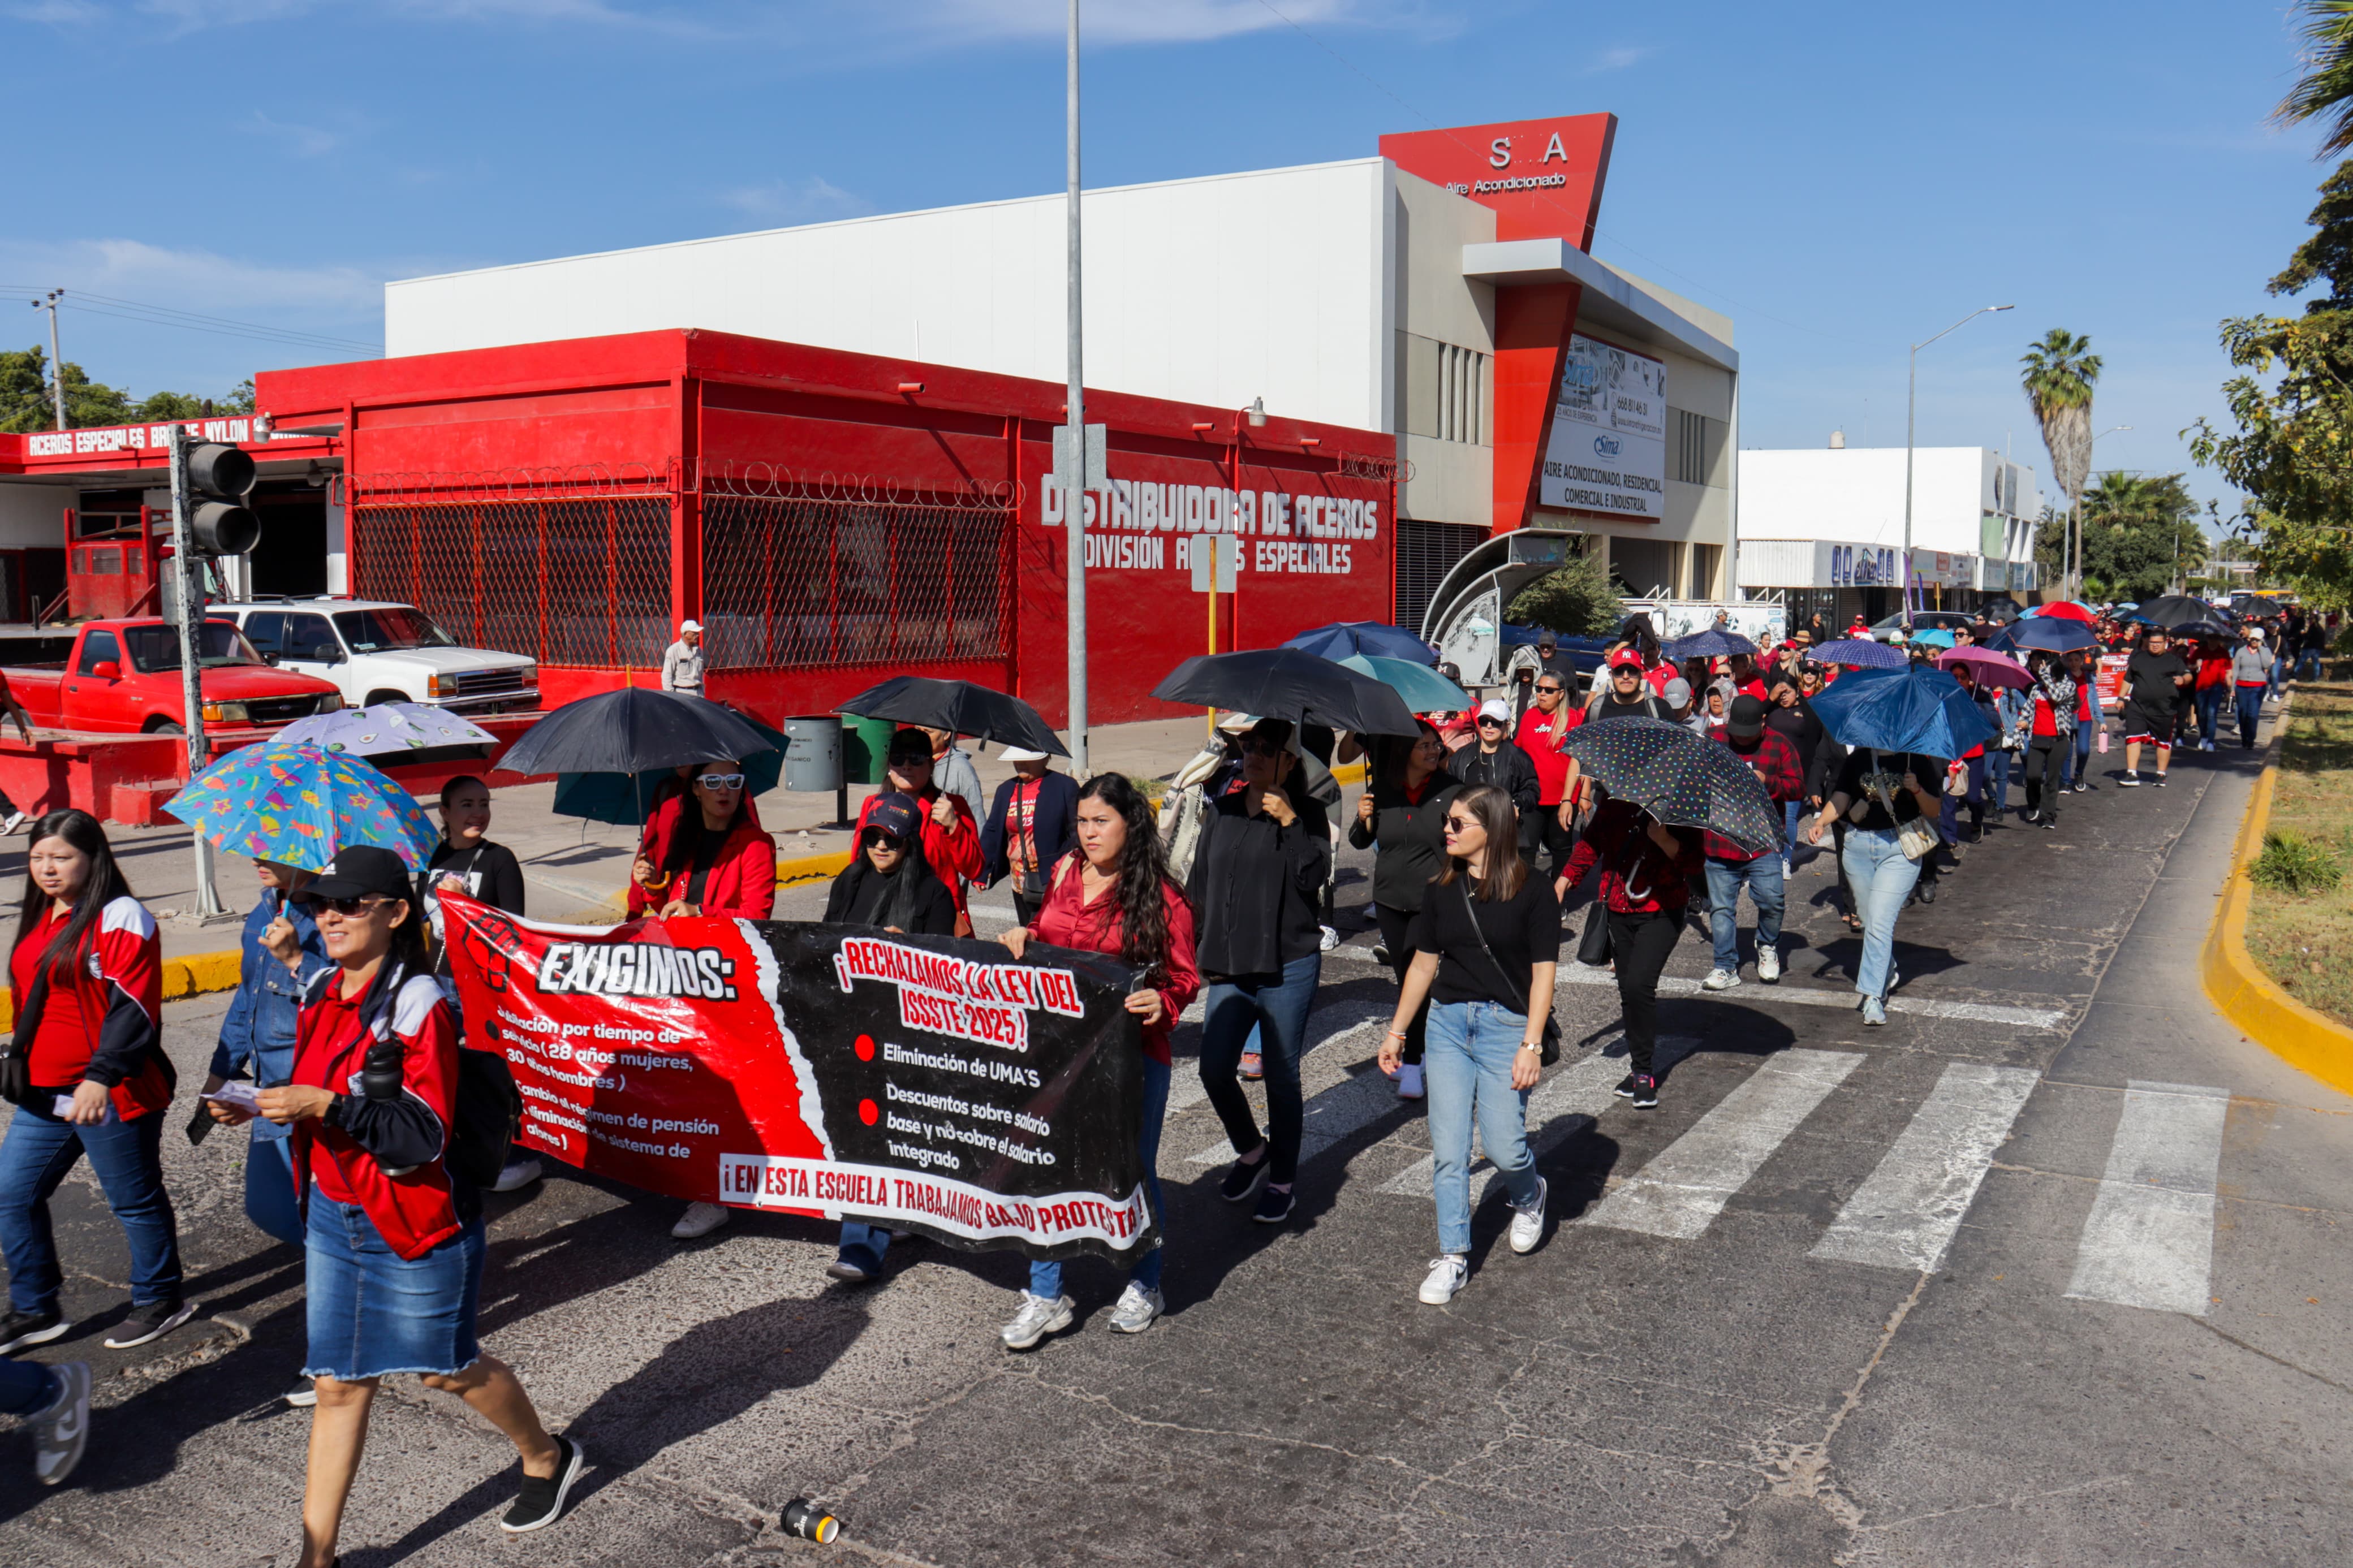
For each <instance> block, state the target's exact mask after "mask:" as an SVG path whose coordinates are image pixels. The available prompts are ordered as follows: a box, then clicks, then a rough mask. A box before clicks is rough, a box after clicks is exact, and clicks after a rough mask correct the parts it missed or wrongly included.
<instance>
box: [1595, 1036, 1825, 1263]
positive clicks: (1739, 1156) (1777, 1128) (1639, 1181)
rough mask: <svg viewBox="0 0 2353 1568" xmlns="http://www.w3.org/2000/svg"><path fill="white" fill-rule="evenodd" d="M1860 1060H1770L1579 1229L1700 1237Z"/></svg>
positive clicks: (1794, 1053) (1805, 1053)
mask: <svg viewBox="0 0 2353 1568" xmlns="http://www.w3.org/2000/svg"><path fill="white" fill-rule="evenodd" d="M1861 1061H1862V1056H1861V1055H1860V1054H1858V1053H1856V1052H1853V1051H1810V1050H1785V1051H1781V1052H1778V1054H1776V1055H1773V1056H1770V1057H1767V1058H1765V1060H1764V1061H1763V1063H1761V1064H1760V1065H1759V1066H1758V1067H1757V1070H1756V1071H1755V1072H1753V1073H1751V1074H1750V1075H1749V1076H1748V1078H1747V1079H1746V1080H1745V1081H1744V1082H1743V1083H1742V1084H1741V1085H1740V1086H1739V1087H1738V1088H1737V1089H1734V1090H1733V1091H1732V1092H1731V1093H1730V1094H1727V1095H1725V1097H1724V1099H1723V1100H1721V1101H1719V1102H1718V1103H1717V1104H1716V1106H1715V1109H1714V1110H1710V1111H1709V1112H1708V1113H1707V1114H1706V1115H1705V1116H1703V1117H1701V1118H1700V1119H1699V1121H1697V1122H1695V1123H1694V1125H1693V1127H1692V1129H1691V1131H1688V1132H1686V1133H1684V1134H1683V1136H1682V1137H1680V1138H1678V1139H1676V1140H1675V1141H1674V1142H1672V1143H1670V1144H1668V1145H1667V1146H1666V1147H1665V1148H1664V1149H1662V1150H1661V1151H1660V1152H1658V1153H1657V1154H1656V1155H1655V1156H1653V1157H1652V1158H1651V1163H1649V1164H1647V1165H1645V1166H1643V1167H1642V1169H1641V1173H1639V1174H1637V1175H1635V1176H1634V1177H1632V1178H1631V1179H1630V1180H1629V1181H1627V1182H1626V1183H1624V1184H1622V1185H1620V1186H1619V1187H1617V1188H1615V1189H1614V1190H1613V1191H1611V1192H1610V1193H1609V1195H1608V1196H1607V1197H1605V1198H1603V1199H1602V1200H1601V1201H1600V1202H1599V1204H1597V1205H1594V1206H1593V1208H1592V1209H1591V1210H1590V1211H1588V1213H1587V1214H1586V1215H1584V1216H1583V1218H1582V1220H1581V1221H1580V1223H1582V1224H1586V1225H1606V1226H1611V1227H1612V1228H1614V1229H1618V1230H1639V1231H1643V1232H1646V1233H1648V1234H1650V1235H1651V1236H1667V1237H1676V1238H1678V1239H1681V1240H1685V1241H1688V1240H1690V1239H1692V1238H1693V1237H1697V1236H1698V1235H1700V1234H1701V1233H1702V1232H1703V1231H1704V1230H1706V1229H1707V1227H1708V1226H1709V1224H1710V1223H1711V1222H1712V1221H1714V1220H1715V1216H1716V1215H1718V1214H1719V1213H1721V1212H1722V1211H1723V1209H1724V1205H1725V1203H1727V1202H1728V1201H1730V1199H1731V1197H1732V1194H1735V1193H1736V1192H1738V1191H1739V1190H1740V1189H1741V1188H1742V1187H1743V1186H1744V1185H1746V1184H1747V1181H1748V1178H1749V1177H1751V1176H1753V1175H1755V1174H1756V1173H1757V1167H1759V1166H1760V1165H1762V1164H1764V1163H1765V1162H1766V1160H1767V1158H1768V1157H1769V1156H1770V1155H1771V1154H1772V1152H1773V1151H1774V1150H1775V1149H1778V1148H1779V1147H1780V1145H1781V1142H1782V1140H1783V1139H1785V1138H1787V1137H1788V1136H1789V1134H1790V1133H1792V1132H1794V1131H1797V1130H1798V1124H1799V1123H1800V1122H1802V1121H1805V1119H1806V1118H1807V1117H1808V1116H1810V1115H1811V1114H1812V1113H1813V1110H1814V1107H1816V1106H1817V1105H1820V1103H1821V1102H1822V1100H1823V1097H1825V1096H1826V1095H1828V1094H1829V1093H1830V1091H1831V1089H1836V1088H1837V1087H1838V1086H1839V1084H1840V1082H1841V1080H1843V1079H1845V1077H1846V1075H1847V1074H1849V1073H1851V1072H1852V1071H1853V1070H1854V1069H1855V1066H1856V1064H1857V1063H1859V1062H1861Z"/></svg>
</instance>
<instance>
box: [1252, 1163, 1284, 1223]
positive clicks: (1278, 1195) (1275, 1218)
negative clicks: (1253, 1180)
mask: <svg viewBox="0 0 2353 1568" xmlns="http://www.w3.org/2000/svg"><path fill="white" fill-rule="evenodd" d="M1259 1163H1260V1164H1261V1165H1263V1164H1265V1163H1266V1162H1265V1161H1263V1160H1261V1161H1260V1162H1259ZM1290 1217H1291V1189H1290V1188H1288V1187H1278V1186H1276V1185H1274V1184H1272V1183H1271V1182H1270V1183H1268V1184H1267V1186H1266V1190H1265V1191H1264V1192H1261V1194H1259V1195H1258V1206H1257V1207H1256V1208H1254V1209H1252V1210H1250V1218H1252V1219H1254V1220H1256V1221H1258V1222H1259V1224H1261V1225H1281V1224H1282V1222H1283V1221H1284V1220H1287V1219H1289V1218H1290Z"/></svg>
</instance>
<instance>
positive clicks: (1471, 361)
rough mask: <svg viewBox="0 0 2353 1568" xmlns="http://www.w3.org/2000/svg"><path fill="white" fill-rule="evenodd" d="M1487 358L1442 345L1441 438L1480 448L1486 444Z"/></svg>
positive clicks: (1473, 352) (1440, 376)
mask: <svg viewBox="0 0 2353 1568" xmlns="http://www.w3.org/2000/svg"><path fill="white" fill-rule="evenodd" d="M1486 388H1487V356H1486V355H1485V354H1482V353H1479V352H1478V351H1477V350H1475V349H1466V348H1461V347H1458V346H1457V345H1455V344H1453V343H1440V344H1439V345H1438V438H1439V439H1440V440H1441V441H1461V442H1463V443H1464V444H1466V445H1469V446H1473V447H1476V446H1478V445H1480V444H1481V443H1482V442H1483V441H1485V440H1486V438H1487V437H1486V425H1487V407H1486V403H1487V392H1486Z"/></svg>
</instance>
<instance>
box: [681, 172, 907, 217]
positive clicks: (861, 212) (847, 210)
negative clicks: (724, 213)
mask: <svg viewBox="0 0 2353 1568" xmlns="http://www.w3.org/2000/svg"><path fill="white" fill-rule="evenodd" d="M719 199H720V201H721V202H723V203H724V204H725V205H728V206H731V207H733V208H734V209H735V210H736V211H737V212H740V213H742V214H744V216H747V217H752V218H756V219H758V220H760V221H761V222H764V223H770V224H776V225H779V226H782V225H790V224H799V223H824V222H826V221H828V219H831V218H843V217H862V216H865V215H866V214H868V213H871V212H872V211H873V210H874V204H873V203H871V202H870V201H868V200H867V199H866V198H865V197H863V196H858V195H851V194H850V193H849V192H848V191H845V190H843V189H842V188H841V187H840V186H839V185H837V184H834V183H833V182H832V181H830V180H828V179H826V178H824V177H823V176H822V175H818V174H812V175H810V176H809V177H808V178H807V179H806V180H783V179H776V180H763V181H761V182H760V183H759V184H753V185H741V186H738V187H736V188H735V189H733V190H731V191H722V192H721V193H720V195H719Z"/></svg>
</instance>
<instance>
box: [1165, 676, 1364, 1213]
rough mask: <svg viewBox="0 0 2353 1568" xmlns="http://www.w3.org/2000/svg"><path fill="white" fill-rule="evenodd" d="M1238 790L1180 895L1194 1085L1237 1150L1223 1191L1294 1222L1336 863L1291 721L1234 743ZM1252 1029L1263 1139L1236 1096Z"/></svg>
mask: <svg viewBox="0 0 2353 1568" xmlns="http://www.w3.org/2000/svg"><path fill="white" fill-rule="evenodd" d="M1241 758H1242V787H1241V788H1240V789H1238V790H1235V791H1232V792H1231V793H1229V794H1227V795H1219V797H1218V798H1217V799H1216V800H1214V801H1211V802H1210V803H1209V808H1208V815H1207V816H1205V817H1204V818H1203V819H1202V823H1201V837H1200V840H1199V844H1198V847H1196V848H1195V850H1194V852H1193V868H1192V874H1191V876H1190V877H1189V878H1188V879H1187V884H1186V889H1185V893H1186V897H1187V898H1188V899H1190V900H1192V903H1193V929H1194V931H1195V933H1196V935H1195V938H1194V941H1195V942H1196V944H1197V946H1196V950H1195V962H1196V963H1198V965H1199V967H1200V971H1201V980H1202V984H1203V985H1204V987H1205V989H1204V990H1203V991H1202V993H1201V1006H1202V1014H1201V1087H1202V1088H1203V1089H1207V1090H1208V1095H1209V1103H1210V1104H1211V1105H1213V1106H1215V1107H1216V1108H1217V1111H1218V1120H1219V1121H1222V1122H1224V1123H1225V1127H1226V1138H1227V1140H1228V1141H1229V1142H1231V1143H1232V1144H1233V1146H1234V1148H1235V1150H1236V1151H1237V1154H1236V1157H1235V1160H1234V1163H1233V1166H1232V1168H1231V1169H1230V1170H1229V1171H1228V1172H1227V1173H1226V1178H1225V1181H1224V1183H1223V1184H1221V1186H1220V1188H1219V1194H1220V1195H1221V1196H1222V1197H1224V1198H1225V1200H1226V1201H1227V1202H1228V1203H1230V1204H1240V1203H1248V1202H1250V1200H1251V1199H1252V1198H1256V1199H1257V1205H1256V1207H1255V1208H1254V1209H1253V1210H1252V1211H1251V1215H1250V1217H1251V1218H1253V1219H1256V1220H1258V1221H1260V1222H1261V1223H1262V1224H1266V1225H1280V1224H1282V1222H1283V1221H1284V1220H1286V1219H1288V1218H1290V1217H1291V1184H1292V1179H1293V1177H1294V1176H1295V1175H1296V1174H1297V1173H1298V1168H1299V1140H1300V1135H1301V1131H1302V1129H1303V1126H1304V1122H1305V1117H1306V1111H1305V1110H1304V1101H1303V1098H1302V1096H1301V1094H1300V1089H1299V1058H1300V1053H1301V1052H1302V1051H1303V1050H1304V1049H1305V1048H1306V1045H1307V1014H1308V1010H1309V1009H1310V1008H1311V1007H1313V1006H1314V1003H1315V986H1316V983H1317V982H1318V981H1319V980H1321V979H1322V977H1323V973H1324V928H1323V921H1322V918H1321V916H1322V900H1323V894H1324V874H1325V872H1326V871H1327V870H1329V868H1330V867H1331V864H1332V830H1331V827H1330V826H1329V824H1328V820H1327V818H1326V816H1325V815H1324V806H1323V804H1322V803H1321V802H1319V801H1317V800H1315V799H1314V797H1312V796H1310V795H1308V794H1307V793H1306V791H1304V790H1303V789H1300V788H1298V787H1296V786H1297V782H1298V773H1299V758H1298V757H1296V756H1294V755H1293V753H1292V751H1291V726H1290V725H1289V724H1288V723H1286V722H1284V721H1282V720H1280V719H1262V720H1261V721H1259V722H1258V723H1257V724H1256V725H1255V726H1253V727H1252V728H1251V729H1250V730H1249V731H1245V732H1244V733H1243V735H1242V736H1241ZM1253 1028H1255V1029H1256V1030H1257V1032H1258V1037H1259V1054H1260V1058H1261V1064H1262V1066H1261V1072H1262V1074H1263V1076H1264V1079H1265V1082H1266V1135H1265V1136H1264V1137H1262V1138H1261V1136H1259V1130H1258V1118H1257V1117H1256V1115H1255V1114H1254V1113H1253V1112H1252V1111H1251V1110H1250V1100H1249V1097H1248V1096H1246V1095H1245V1094H1244V1093H1243V1092H1242V1086H1241V1080H1240V1068H1241V1059H1242V1047H1243V1045H1244V1044H1245V1042H1247V1041H1248V1040H1249V1039H1250V1032H1251V1030H1252V1029H1253Z"/></svg>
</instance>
